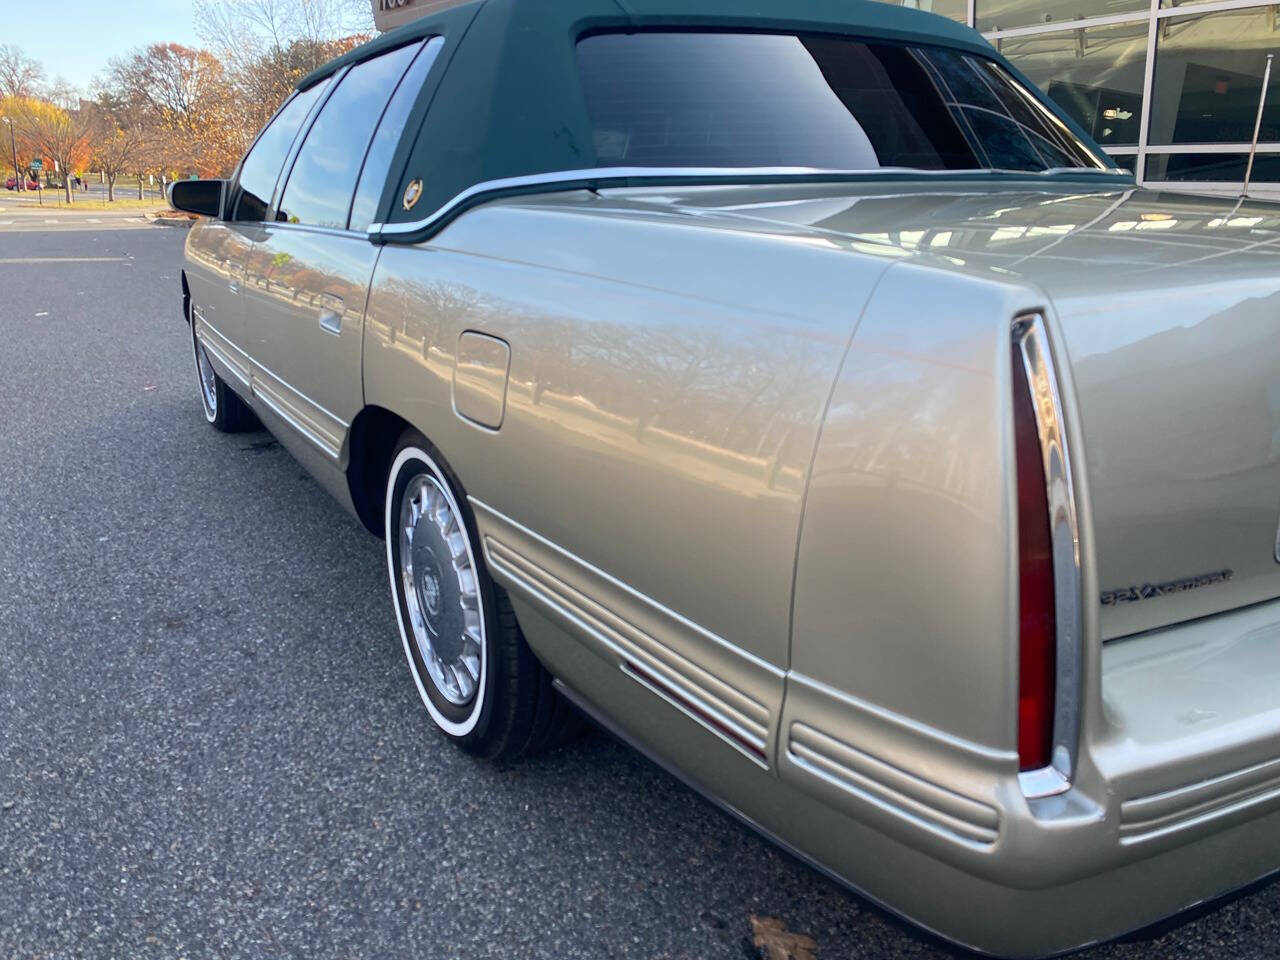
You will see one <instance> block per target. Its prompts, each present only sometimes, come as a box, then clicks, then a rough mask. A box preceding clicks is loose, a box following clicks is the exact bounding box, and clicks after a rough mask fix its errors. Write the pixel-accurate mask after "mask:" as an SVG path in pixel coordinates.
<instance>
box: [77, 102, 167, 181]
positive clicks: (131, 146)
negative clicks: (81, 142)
mask: <svg viewBox="0 0 1280 960" xmlns="http://www.w3.org/2000/svg"><path fill="white" fill-rule="evenodd" d="M85 110H87V111H88V112H89V113H90V114H91V117H92V125H91V132H90V141H91V147H92V151H93V153H92V157H91V162H92V163H93V165H94V166H95V167H97V168H98V169H99V170H101V171H102V175H103V177H104V178H105V179H106V181H107V200H108V202H113V201H114V200H115V198H116V180H118V179H119V177H120V174H122V173H135V172H137V171H138V170H139V169H140V167H142V166H144V165H145V164H146V160H147V155H148V153H149V152H150V151H152V150H153V149H154V146H155V141H154V128H153V127H152V126H151V125H150V124H149V123H147V122H146V118H145V116H144V115H143V113H142V111H141V110H140V109H139V108H138V107H137V106H136V105H135V104H131V103H129V102H127V101H124V100H120V99H119V98H117V97H114V96H112V95H110V94H103V95H100V96H99V98H98V99H97V100H96V101H94V102H93V103H90V104H87V105H86V106H85ZM138 184H139V190H141V184H142V179H141V176H139V179H138ZM139 199H141V197H139Z"/></svg>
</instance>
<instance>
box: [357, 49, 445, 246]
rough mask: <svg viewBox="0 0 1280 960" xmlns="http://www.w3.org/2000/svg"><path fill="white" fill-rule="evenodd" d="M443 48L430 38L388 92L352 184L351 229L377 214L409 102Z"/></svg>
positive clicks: (363, 226) (414, 98) (415, 97)
mask: <svg viewBox="0 0 1280 960" xmlns="http://www.w3.org/2000/svg"><path fill="white" fill-rule="evenodd" d="M443 49H444V37H433V38H432V39H431V41H430V42H428V43H427V45H426V46H425V47H423V48H422V52H421V53H420V54H418V56H417V57H416V58H415V59H414V61H413V65H412V66H411V67H409V71H408V72H407V73H406V74H405V75H404V79H403V80H401V81H400V86H398V87H397V88H396V92H395V93H394V94H393V95H392V97H391V103H389V104H388V105H387V112H386V113H384V114H383V115H382V122H381V123H380V124H378V132H377V133H375V134H374V135H373V143H371V144H369V155H368V156H367V157H365V161H364V170H363V172H361V174H360V185H359V186H358V187H356V198H355V201H354V202H353V203H352V204H351V229H352V230H367V229H369V224H371V223H373V218H374V217H376V216H377V214H378V201H379V200H381V199H382V189H383V187H385V186H386V185H387V177H388V175H389V174H390V172H391V158H392V157H393V156H394V155H395V152H396V147H397V146H398V145H399V144H400V137H401V135H402V134H403V133H404V128H405V124H406V123H408V121H409V114H410V112H411V111H412V110H413V105H414V103H416V102H417V100H418V94H419V93H420V92H421V91H422V86H423V84H425V83H426V82H427V74H429V73H430V72H431V67H432V65H434V64H435V62H436V58H437V57H438V56H440V51H441V50H443Z"/></svg>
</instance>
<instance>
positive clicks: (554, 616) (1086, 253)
mask: <svg viewBox="0 0 1280 960" xmlns="http://www.w3.org/2000/svg"><path fill="white" fill-rule="evenodd" d="M743 6H744V5H742V4H740V3H736V2H731V0H625V2H614V0H483V2H470V3H457V4H452V5H449V4H445V5H444V7H443V8H441V9H437V10H435V11H434V12H432V13H431V14H429V15H427V16H425V17H424V18H423V19H421V20H420V21H418V22H415V23H413V24H411V25H409V26H407V27H405V28H402V29H400V30H397V31H394V32H391V33H388V34H386V35H384V36H382V37H380V38H379V39H377V40H375V41H374V42H372V43H370V44H368V45H366V46H364V47H361V48H359V49H357V50H354V51H352V52H351V53H349V54H347V55H345V56H343V57H341V58H339V59H338V60H336V61H334V62H333V63H332V64H330V65H328V66H327V67H325V68H323V69H322V70H319V71H318V72H316V73H315V74H313V75H311V76H310V77H307V78H306V79H304V80H303V81H302V82H301V83H300V84H299V85H298V89H297V90H296V92H295V93H294V95H293V96H292V97H291V98H290V99H289V100H288V101H287V102H286V103H285V105H284V106H283V107H282V108H281V109H280V111H279V112H278V113H277V115H276V116H275V118H274V119H273V120H272V121H271V122H270V124H268V126H267V127H266V128H265V129H264V130H263V132H262V133H261V134H260V136H259V137H258V140H257V142H256V143H255V144H254V145H253V147H252V149H250V151H249V153H248V154H247V156H246V157H245V159H244V161H243V162H242V164H241V166H240V168H239V170H238V171H237V172H236V174H235V176H234V177H232V178H231V179H229V180H227V181H225V182H224V181H211V180H205V181H191V182H186V181H184V182H179V183H176V184H174V185H173V187H172V189H171V200H172V202H173V205H174V206H175V207H178V208H180V209H185V210H188V211H190V212H194V213H200V214H203V215H205V216H206V217H207V218H208V219H207V220H204V221H203V222H201V223H199V224H197V225H196V226H195V227H194V228H193V229H192V230H191V233H190V236H189V238H188V240H187V247H186V265H185V271H184V274H183V281H182V284H183V286H182V289H183V300H184V313H185V317H186V318H187V320H188V321H189V325H190V326H189V330H188V332H187V335H188V336H189V337H190V342H191V347H192V353H193V357H194V365H195V369H196V371H197V383H198V385H199V395H200V399H201V403H202V408H203V411H204V415H205V418H206V419H207V420H208V422H209V423H210V424H211V425H212V426H213V427H214V428H216V429H219V430H236V429H240V428H244V427H247V426H250V425H252V424H253V423H255V415H256V417H257V418H260V419H261V421H262V423H264V424H265V425H266V426H267V427H268V428H269V429H270V430H271V431H272V432H274V433H275V434H276V435H277V436H278V437H279V438H280V440H281V442H282V443H283V444H284V445H285V446H286V447H288V448H289V449H290V450H291V451H292V452H293V454H294V455H295V456H296V457H297V458H298V460H299V461H301V462H302V463H303V464H304V465H306V467H307V468H308V469H309V470H310V471H311V472H312V473H313V474H314V475H315V476H316V478H317V479H318V480H319V482H320V483H321V485H322V486H323V487H324V488H325V489H327V490H328V491H329V492H330V493H331V494H332V495H333V496H334V497H336V498H337V499H338V501H339V502H341V503H342V504H343V505H344V506H345V507H346V508H347V509H348V510H350V511H351V512H352V513H353V514H354V515H355V516H356V517H357V518H359V521H360V522H361V523H363V524H364V525H365V526H366V527H367V528H368V529H369V530H370V531H371V532H372V533H374V534H375V535H377V536H380V537H383V538H385V541H386V560H387V567H388V578H389V583H390V588H391V597H392V601H393V604H394V606H395V610H396V615H397V618H398V621H399V627H400V639H401V644H402V646H403V649H404V652H405V655H406V659H407V661H408V665H409V670H410V674H411V676H412V678H413V681H414V685H415V687H416V689H417V691H418V693H419V695H420V697H421V699H422V702H423V704H424V705H425V707H426V709H427V711H428V712H429V714H430V716H431V718H432V720H433V721H434V723H435V725H436V726H437V727H438V728H439V729H440V730H441V731H442V732H443V734H444V735H445V736H447V737H449V738H450V739H452V740H453V741H454V742H456V743H457V744H458V745H459V746H460V747H462V748H463V749H466V750H469V751H471V752H472V753H475V754H477V755H480V756H484V757H512V756H516V755H519V754H521V753H527V752H530V751H534V750H537V749H538V748H540V747H542V746H545V745H546V744H548V743H551V742H553V741H554V740H555V739H556V738H557V736H558V731H559V730H560V729H561V728H562V727H563V725H564V724H566V723H567V718H568V717H569V716H571V714H570V711H569V710H568V704H569V703H572V704H575V705H577V706H578V707H579V708H581V709H582V710H583V711H585V712H586V713H588V714H590V715H591V716H593V717H595V718H597V719H598V720H599V721H600V722H601V723H603V724H604V725H606V726H608V727H610V728H611V729H613V730H615V731H617V732H618V733H619V734H620V735H621V736H623V737H624V738H626V739H627V740H629V741H630V742H632V743H634V744H636V745H637V746H638V747H639V748H640V749H642V750H644V751H645V752H646V753H648V754H649V755H650V756H652V757H653V758H655V759H656V760H657V761H658V762H660V763H662V764H664V765H665V766H667V767H668V768H669V769H671V770H673V771H675V772H676V773H677V774H678V775H679V776H681V777H683V778H684V779H686V780H687V781H688V782H690V783H691V784H693V785H694V786H696V787H697V788H698V789H699V790H701V791H703V792H704V793H706V794H707V795H708V796H710V797H712V798H714V799H715V800H716V801H717V802H718V803H719V804H721V805H722V806H723V807H725V808H726V809H728V810H730V811H731V812H733V813H735V814H736V815H738V816H740V817H741V818H743V819H744V820H745V821H747V822H749V823H750V824H751V825H752V826H754V827H755V828H756V829H759V830H761V831H762V832H764V833H765V834H767V835H768V836H770V837H771V838H773V839H774V840H776V841H777V842H778V843H780V844H782V845H784V846H785V847H787V848H788V849H790V850H792V851H795V852H797V853H798V854H799V855H800V856H802V857H804V858H805V859H806V860H808V861H809V862H811V863H813V864H815V865H816V866H817V867H819V868H820V869H822V870H823V871H825V872H826V873H828V874H830V875H832V876H834V877H837V878H839V879H840V880H842V881H843V882H845V883H847V884H848V885H849V886H851V887H853V888H855V889H857V890H859V891H862V892H863V893H865V894H866V895H867V896H869V897H871V898H874V899H875V900H877V901H879V902H881V903H883V904H885V905H887V906H888V907H889V908H890V909H892V910H895V911H897V912H898V913H900V914H902V915H904V916H906V917H908V918H910V919H911V920H913V921H914V922H916V923H918V924H920V925H922V926H924V927H926V928H928V929H930V930H933V931H935V932H936V933H938V934H940V935H941V936H943V937H946V938H948V939H949V940H952V941H955V942H958V943H961V944H964V945H967V946H970V947H974V948H977V949H979V950H983V951H986V952H989V953H995V954H1001V955H1011V956H1041V955H1048V954H1053V953H1056V952H1059V951H1063V950H1067V949H1071V948H1074V947H1078V946H1081V945H1083V944H1087V943H1092V942H1095V941H1098V940H1105V939H1107V938H1112V937H1115V936H1118V935H1120V934H1123V933H1126V932H1128V931H1131V930H1133V929H1135V928H1139V927H1142V926H1144V925H1147V924H1150V923H1152V922H1154V921H1156V920H1159V919H1161V918H1163V917H1166V916H1168V915H1171V914H1174V913H1177V912H1179V911H1181V910H1182V909H1184V908H1186V907H1188V906H1191V905H1194V904H1197V903H1199V902H1202V901H1204V900H1206V899H1208V898H1212V897H1215V896H1219V895H1221V894H1224V893H1226V892H1228V891H1231V890H1234V889H1236V888H1238V887H1240V886H1242V885H1245V884H1248V883H1250V882H1252V881H1254V880H1256V879H1257V878H1259V877H1262V876H1264V875H1267V874H1269V873H1271V872H1273V871H1275V870H1276V869H1277V868H1280V682H1278V680H1280V601H1278V600H1277V597H1280V563H1278V562H1277V561H1278V560H1280V549H1278V546H1277V543H1278V541H1277V526H1278V523H1280V442H1277V440H1276V438H1277V437H1280V393H1277V389H1276V384H1277V383H1280V245H1278V244H1277V243H1276V239H1277V238H1278V237H1280V209H1277V208H1276V207H1274V206H1271V205H1268V204H1265V203H1258V202H1254V201H1248V200H1236V199H1234V198H1231V199H1214V198H1193V197H1175V196H1169V195H1162V194H1156V193H1152V192H1148V191H1145V190H1141V189H1138V188H1137V187H1136V186H1135V184H1134V181H1133V178H1132V177H1131V176H1130V175H1129V174H1127V173H1126V172H1125V171H1123V170H1120V169H1118V168H1116V167H1115V166H1114V165H1113V164H1112V162H1111V161H1110V160H1108V158H1107V157H1106V155H1105V154H1104V153H1103V152H1102V151H1101V149H1100V148H1099V147H1098V146H1097V145H1096V144H1095V143H1093V142H1092V141H1090V139H1089V138H1088V137H1087V136H1086V135H1085V134H1084V133H1083V132H1082V131H1081V130H1080V129H1079V128H1078V127H1077V125H1076V124H1075V123H1074V122H1073V121H1072V120H1071V118H1070V117H1069V116H1068V115H1066V113H1064V111H1063V110H1062V109H1060V108H1059V107H1058V106H1056V105H1055V104H1054V103H1053V102H1052V101H1050V100H1049V99H1048V98H1047V97H1046V96H1045V95H1044V94H1043V93H1041V92H1040V91H1038V90H1037V89H1035V88H1034V86H1032V85H1031V84H1030V83H1029V82H1028V81H1027V80H1026V79H1025V78H1023V77H1022V76H1021V75H1020V74H1019V73H1018V71H1017V70H1016V69H1015V68H1014V67H1012V66H1011V65H1010V64H1009V63H1008V62H1007V61H1006V60H1005V59H1004V58H1002V57H1001V55H1000V54H999V53H998V52H997V51H996V50H994V49H993V48H992V47H991V46H990V45H989V44H987V43H986V42H985V41H984V40H983V39H982V38H981V37H979V36H978V35H977V34H976V33H974V32H972V31H971V30H969V29H968V28H965V27H962V26H959V25H957V24H955V23H953V22H951V21H948V20H945V19H943V18H941V17H937V16H933V15H930V14H926V13H922V12H918V11H913V10H907V9H903V8H901V7H896V6H890V5H887V4H879V3H871V2H859V0H760V2H756V3H752V4H749V5H746V7H747V9H748V10H749V12H743ZM299 629H305V625H299ZM641 802H642V801H641Z"/></svg>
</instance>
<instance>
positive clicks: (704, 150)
mask: <svg viewBox="0 0 1280 960" xmlns="http://www.w3.org/2000/svg"><path fill="white" fill-rule="evenodd" d="M578 64H579V68H580V70H581V73H582V82H583V90H584V93H585V95H586V101H587V109H588V112H589V114H590V118H591V124H592V128H593V135H594V141H595V150H596V157H597V166H600V167H616V166H642V167H815V168H821V169H829V170H875V169H881V168H888V167H907V168H914V169H920V170H973V169H1006V170H1018V171H1042V170H1048V169H1053V168H1059V167H1089V168H1095V169H1097V168H1106V167H1110V166H1111V165H1110V164H1109V163H1106V162H1105V161H1103V160H1102V159H1101V158H1100V157H1098V156H1096V155H1095V154H1094V153H1093V152H1092V151H1091V150H1090V149H1089V148H1088V147H1087V146H1086V145H1085V144H1084V143H1082V142H1081V141H1080V140H1079V139H1078V138H1077V137H1075V136H1074V135H1073V134H1072V133H1071V131H1070V129H1069V128H1068V127H1067V126H1066V125H1065V124H1063V122H1062V121H1061V120H1060V119H1059V118H1058V117H1057V116H1055V115H1054V114H1053V113H1051V112H1050V111H1049V110H1048V109H1047V108H1046V107H1045V106H1044V105H1043V104H1041V103H1040V102H1039V100H1038V99H1037V98H1036V97H1035V96H1034V95H1033V94H1032V93H1031V92H1030V91H1028V90H1027V89H1025V88H1024V87H1023V86H1022V85H1021V84H1019V83H1018V82H1017V81H1016V80H1015V79H1014V77H1013V76H1012V75H1011V74H1009V73H1008V72H1007V71H1006V70H1005V69H1004V68H1003V67H1001V66H1000V65H999V64H997V63H996V62H994V61H992V60H987V59H985V58H982V57H978V56H974V55H972V54H967V53H962V52H958V51H954V50H945V49H941V48H936V47H913V46H904V45H900V44H891V43H871V42H864V41H860V40H854V39H848V38H842V37H829V36H795V35H782V34H747V33H738V34H725V33H632V34H600V35H596V36H591V37H587V38H585V39H583V40H582V41H581V42H580V43H579V44H578Z"/></svg>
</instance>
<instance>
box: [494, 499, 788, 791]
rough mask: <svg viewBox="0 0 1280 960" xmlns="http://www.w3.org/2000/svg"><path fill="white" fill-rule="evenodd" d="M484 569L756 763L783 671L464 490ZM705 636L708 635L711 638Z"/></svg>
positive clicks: (765, 749) (761, 757)
mask: <svg viewBox="0 0 1280 960" xmlns="http://www.w3.org/2000/svg"><path fill="white" fill-rule="evenodd" d="M470 501H471V505H472V507H473V508H474V510H475V513H476V520H477V523H478V524H479V526H480V531H481V537H482V539H483V542H484V550H485V559H486V560H487V562H488V564H489V568H490V572H491V573H492V574H493V575H494V576H495V577H496V578H497V579H498V580H499V581H500V582H502V583H504V584H505V585H507V586H508V587H509V588H510V589H512V590H513V591H515V592H517V593H519V594H520V595H521V596H523V597H524V598H525V599H527V600H529V601H530V602H532V603H534V604H536V605H537V606H538V607H539V608H540V609H541V610H542V612H543V613H544V614H545V615H547V616H549V617H551V618H552V619H553V620H554V621H556V622H558V623H560V624H562V625H564V626H566V627H568V628H569V629H571V630H572V631H573V632H574V633H575V634H576V635H578V636H579V637H581V638H582V639H583V640H584V642H585V643H586V645H587V646H588V647H589V648H592V649H593V650H594V652H596V653H597V654H600V655H601V656H604V657H605V658H606V659H608V660H610V661H611V662H616V664H617V666H618V668H619V669H620V670H621V671H622V672H623V673H624V674H625V675H626V676H628V677H629V678H631V679H632V680H633V681H635V682H636V683H639V684H640V685H641V686H643V687H645V688H646V689H648V690H649V691H650V692H651V693H653V694H654V695H656V696H658V697H661V698H662V699H663V700H665V701H666V702H667V703H669V704H670V705H671V706H673V707H675V708H676V709H678V710H680V711H681V712H683V713H685V714H686V715H687V716H689V717H690V718H691V719H693V720H695V721H696V722H697V723H699V724H701V725H702V726H703V727H705V728H706V729H707V730H708V731H710V732H711V733H713V734H715V735H716V736H717V737H719V738H720V739H721V740H723V741H724V742H725V743H726V744H728V745H729V746H731V747H733V748H734V749H735V750H737V751H739V752H740V753H742V754H743V755H744V756H746V757H748V758H749V759H750V760H752V761H753V762H754V763H757V764H759V765H760V766H762V767H766V766H768V763H767V759H766V758H767V757H768V756H769V746H770V744H769V740H770V734H771V732H772V730H773V728H774V725H775V720H776V717H774V716H772V715H771V713H770V711H769V709H768V707H767V706H766V705H765V704H766V703H767V702H770V701H771V700H774V699H775V698H773V697H771V696H770V695H769V694H770V692H771V691H772V690H774V689H776V688H777V687H780V685H781V683H782V674H781V671H779V670H777V669H776V668H775V667H773V666H771V665H769V664H767V663H764V662H762V661H758V660H756V659H755V658H753V657H750V656H749V655H747V654H746V653H744V652H743V651H742V650H741V649H740V648H737V647H734V646H733V645H731V644H729V643H728V642H726V641H725V640H724V639H722V638H720V637H713V636H711V635H710V634H708V633H707V631H705V630H703V629H702V628H701V627H699V626H698V625H696V624H694V623H692V622H690V621H689V620H687V619H685V618H684V617H681V616H680V615H679V614H678V613H675V612H674V611H671V610H668V609H666V608H665V607H663V606H662V605H661V604H659V603H656V602H654V601H653V600H652V599H650V598H648V597H644V596H641V595H640V594H639V593H637V592H636V591H634V590H631V589H629V588H627V587H626V586H625V585H624V584H622V583H620V582H619V581H617V580H615V579H614V578H612V577H610V576H609V575H608V574H607V573H605V572H604V571H601V570H598V569H596V568H595V567H593V566H592V565H591V564H589V563H587V562H585V561H584V560H582V559H581V558H578V557H575V556H573V555H572V554H570V553H569V552H568V551H565V550H563V549H561V548H560V547H557V546H556V545H554V544H552V543H551V542H550V541H548V540H546V539H545V538H543V537H540V536H538V535H537V534H536V533H534V532H533V531H531V530H528V529H527V528H525V527H523V526H521V525H520V524H518V523H516V522H515V521H514V520H512V519H510V518H509V517H506V516H504V515H503V514H501V513H499V512H498V511H497V510H495V509H493V508H492V507H490V506H488V505H487V504H484V503H482V502H480V501H479V500H477V499H475V498H474V497H472V498H470ZM708 641H711V642H710V643H709V642H708ZM699 660H702V661H715V662H701V663H700V662H698V661H699Z"/></svg>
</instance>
